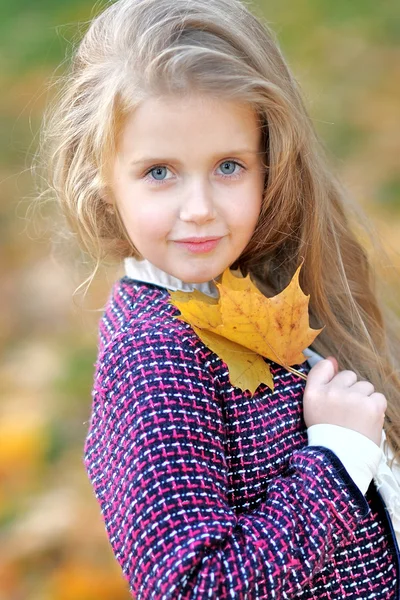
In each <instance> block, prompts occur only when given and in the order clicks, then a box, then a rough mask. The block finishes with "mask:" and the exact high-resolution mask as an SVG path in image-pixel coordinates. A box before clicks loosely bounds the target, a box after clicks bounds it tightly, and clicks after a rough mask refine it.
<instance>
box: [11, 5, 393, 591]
mask: <svg viewBox="0 0 400 600" xmlns="http://www.w3.org/2000/svg"><path fill="white" fill-rule="evenodd" d="M105 4H106V3H105V2H104V1H103V2H101V1H98V2H97V3H96V5H95V6H94V2H92V1H87V0H35V1H34V2H32V0H12V1H10V0H0V81H1V90H2V93H1V95H0V107H1V108H0V126H1V130H2V135H1V140H0V157H1V159H0V160H1V165H0V170H1V175H0V182H1V203H0V215H1V217H0V227H1V230H0V244H1V250H2V252H1V255H0V277H1V294H0V307H1V310H0V355H1V362H0V396H1V403H0V600H3V599H5V600H124V599H126V600H128V598H129V597H130V596H129V593H128V587H127V584H126V583H125V581H124V579H123V576H122V571H121V570H120V567H119V566H118V564H117V562H116V560H115V559H114V556H113V554H112V551H111V548H110V546H109V543H108V540H107V537H106V533H105V529H104V526H103V522H102V519H101V515H100V510H99V507H98V505H97V502H96V500H95V498H94V495H93V493H92V489H91V486H90V484H89V482H88V480H87V477H86V472H85V470H84V466H83V444H84V439H85V435H86V432H87V428H88V422H89V418H90V409H91V397H90V390H91V383H92V374H93V368H94V367H93V365H94V361H95V356H96V343H97V321H98V319H99V318H100V315H101V311H102V307H103V305H104V303H105V301H106V299H107V295H108V293H109V290H110V287H111V284H112V282H113V280H114V279H116V278H117V277H119V276H120V275H121V274H122V270H121V267H120V266H118V265H115V266H108V267H106V268H104V269H103V270H102V271H101V272H100V273H99V274H98V275H97V277H96V278H95V281H94V282H93V284H92V286H91V287H90V289H89V292H88V293H87V294H86V295H84V294H79V293H78V294H74V292H75V289H76V288H77V287H78V286H79V284H80V283H82V282H83V281H84V279H85V278H86V277H87V275H88V274H89V273H90V265H89V264H87V261H86V260H83V259H79V254H75V255H74V256H75V258H74V259H73V260H71V258H70V257H69V256H68V255H67V254H68V253H67V252H66V250H65V249H64V250H63V251H61V252H60V251H54V248H53V244H52V243H51V237H52V234H51V231H50V228H49V221H48V219H47V218H46V215H47V213H46V209H43V210H42V211H41V215H42V216H41V215H40V213H36V214H35V213H29V212H27V211H28V207H29V205H30V203H31V202H32V198H33V197H34V193H35V192H34V183H33V180H32V173H31V170H30V167H31V161H32V158H33V155H34V152H35V151H36V147H37V142H38V132H39V127H40V123H41V118H42V114H43V110H44V106H45V104H46V102H47V101H48V100H49V99H50V98H51V94H52V91H51V89H50V90H49V89H48V82H49V78H50V77H54V76H56V77H57V76H60V75H61V74H62V73H63V71H64V68H65V65H66V62H65V61H66V58H67V57H68V55H69V53H70V52H71V48H72V47H73V45H74V44H75V43H76V42H77V40H78V39H79V37H80V35H81V34H82V33H83V31H84V30H85V27H86V25H85V24H86V23H87V21H88V20H89V19H90V17H91V16H93V15H94V14H96V13H97V12H98V11H99V10H101V8H102V7H103V6H105ZM253 5H254V7H255V8H256V9H257V10H258V11H260V12H261V13H262V14H264V15H265V17H266V19H267V21H268V22H269V23H270V25H271V26H272V28H273V29H274V30H275V31H276V33H277V36H278V40H279V42H280V44H281V47H282V49H283V52H284V54H285V56H286V58H287V60H288V62H289V64H290V66H291V68H292V70H293V72H294V74H295V77H296V78H297V80H298V81H299V82H300V84H301V86H302V88H303V91H304V96H305V101H306V104H307V106H308V109H309V112H310V114H311V117H312V119H313V121H314V123H315V127H316V129H317V131H318V132H319V134H320V136H321V137H322V138H323V140H324V142H325V145H326V147H327V149H328V151H329V154H330V156H331V159H332V164H334V166H335V168H336V170H337V171H338V172H339V175H340V176H341V179H342V181H343V182H344V183H345V185H346V186H347V187H348V189H349V190H350V193H351V195H352V196H353V198H354V199H355V200H356V201H357V202H358V203H359V204H360V205H361V206H362V207H363V208H364V209H365V211H366V213H367V214H368V215H369V217H370V219H371V223H372V227H373V228H374V229H375V230H376V231H377V232H378V234H379V237H380V239H381V241H382V243H383V244H384V247H385V249H386V251H387V256H388V257H389V259H390V262H391V263H393V265H394V266H395V267H396V268H398V267H399V263H400V260H399V256H400V254H399V249H400V237H399V233H400V171H399V157H400V114H399V113H400V111H399V107H400V44H399V41H400V40H399V37H400V6H399V4H398V2H397V0H381V2H376V1H373V0H352V1H351V2H349V1H348V0H336V1H335V2H332V1H331V0H296V1H295V2H294V1H293V0H268V1H267V0H258V1H255V2H254V3H253ZM387 266H388V265H384V267H385V269H386V267H387ZM385 278H386V280H388V281H389V283H390V284H391V285H392V289H393V290H394V291H395V295H396V293H397V291H398V290H399V288H400V282H399V281H398V274H397V272H396V270H395V269H394V270H393V269H391V268H389V267H388V268H387V273H385ZM395 308H396V309H397V310H399V309H400V304H399V306H396V307H395Z"/></svg>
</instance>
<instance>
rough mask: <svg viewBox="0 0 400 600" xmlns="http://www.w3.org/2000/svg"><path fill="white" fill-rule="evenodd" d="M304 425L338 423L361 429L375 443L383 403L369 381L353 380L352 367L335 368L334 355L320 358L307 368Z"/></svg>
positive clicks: (383, 413)
mask: <svg viewBox="0 0 400 600" xmlns="http://www.w3.org/2000/svg"><path fill="white" fill-rule="evenodd" d="M303 406H304V420H305V423H306V425H307V427H311V425H317V424H320V423H328V424H330V425H340V426H341V427H347V428H348V429H354V431H358V432H359V433H362V434H363V435H365V436H366V437H368V438H369V439H370V440H372V441H373V442H375V444H377V445H378V446H380V443H381V436H382V427H383V420H384V418H385V410H386V406H387V402H386V398H385V396H384V395H383V394H380V393H379V392H375V390H374V386H373V385H372V383H370V382H369V381H357V375H356V374H355V373H354V371H338V364H337V361H336V359H335V358H333V357H331V356H330V357H328V358H327V359H324V360H320V361H319V362H317V363H316V364H315V365H314V366H313V367H312V369H311V370H310V372H309V374H308V376H307V383H306V387H305V389H304V398H303Z"/></svg>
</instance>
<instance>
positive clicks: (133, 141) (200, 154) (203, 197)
mask: <svg viewBox="0 0 400 600" xmlns="http://www.w3.org/2000/svg"><path fill="white" fill-rule="evenodd" d="M261 139H262V138H261V129H260V127H259V122H258V119H257V117H256V114H255V113H254V112H253V110H252V109H251V108H249V106H248V105H246V104H241V103H239V102H236V101H230V100H219V99H218V100H217V99H213V98H211V97H208V96H200V95H199V96H182V97H171V96H168V97H162V98H152V99H149V100H146V101H145V102H143V103H142V104H141V105H140V106H139V107H138V108H137V109H136V110H135V112H134V113H133V114H132V115H131V116H130V117H129V118H128V120H127V122H126V124H125V127H124V129H123V131H122V133H121V137H120V140H119V149H118V154H117V156H116V159H115V163H114V165H113V175H112V181H111V189H112V192H113V195H114V198H115V201H116V204H117V206H118V208H119V212H120V215H121V218H122V221H123V223H124V225H125V228H126V230H127V233H128V235H129V236H130V239H131V240H132V242H133V244H134V245H135V246H136V248H137V249H138V251H139V252H140V254H141V255H142V256H143V257H144V258H146V259H148V260H149V261H150V262H152V263H153V264H154V265H155V266H157V267H158V268H160V269H162V270H163V271H166V272H167V273H170V274H171V275H174V276H175V277H178V278H179V279H180V280H182V281H184V282H189V283H202V282H205V281H209V280H211V279H213V278H216V277H218V276H219V275H220V274H221V273H222V272H223V271H224V270H225V269H226V268H227V267H229V266H230V265H231V264H232V263H233V262H235V260H236V259H237V258H238V257H239V256H240V254H241V253H242V251H243V250H244V248H245V247H246V246H247V244H248V242H249V240H250V238H251V236H252V233H253V231H254V228H255V225H256V223H257V220H258V216H259V213H260V208H261V200H262V194H263V188H264V169H263V164H262V158H263V155H262V149H261ZM192 237H194V238H219V240H218V241H217V242H214V244H208V246H207V245H205V244H203V246H201V245H200V244H198V243H196V244H193V243H192V244H191V245H188V244H184V243H182V240H184V239H185V238H192Z"/></svg>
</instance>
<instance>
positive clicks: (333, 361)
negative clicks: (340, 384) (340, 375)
mask: <svg viewBox="0 0 400 600" xmlns="http://www.w3.org/2000/svg"><path fill="white" fill-rule="evenodd" d="M326 360H330V361H331V363H332V364H333V366H334V369H335V375H336V373H337V372H338V371H339V364H338V361H337V360H336V358H335V357H334V356H327V357H326Z"/></svg>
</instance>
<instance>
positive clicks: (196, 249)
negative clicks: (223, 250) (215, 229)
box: [176, 237, 222, 254]
mask: <svg viewBox="0 0 400 600" xmlns="http://www.w3.org/2000/svg"><path fill="white" fill-rule="evenodd" d="M190 239H192V240H196V241H186V240H185V241H184V240H177V241H176V243H177V244H179V245H180V246H181V247H182V248H185V249H186V250H188V251H189V252H192V253H194V254H203V253H206V252H211V251H212V250H214V248H216V246H217V245H218V244H219V242H220V240H221V239H222V238H221V237H217V238H215V237H214V238H211V239H210V238H190Z"/></svg>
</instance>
